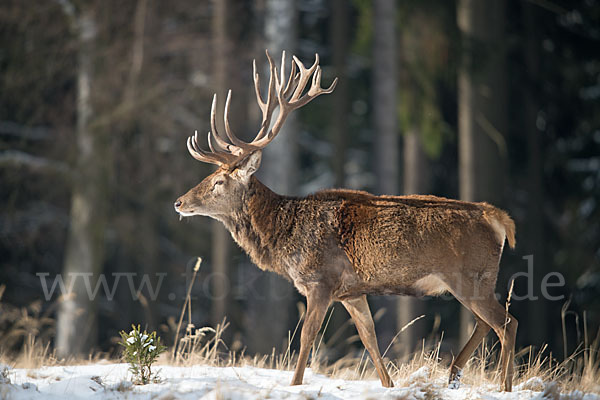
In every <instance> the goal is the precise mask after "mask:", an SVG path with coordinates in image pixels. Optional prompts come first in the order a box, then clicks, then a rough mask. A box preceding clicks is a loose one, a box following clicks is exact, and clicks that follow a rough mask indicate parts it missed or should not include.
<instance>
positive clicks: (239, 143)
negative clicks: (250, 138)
mask: <svg viewBox="0 0 600 400" xmlns="http://www.w3.org/2000/svg"><path fill="white" fill-rule="evenodd" d="M230 104H231V89H230V90H229V92H227V100H225V112H224V114H223V122H225V133H226V134H227V137H228V138H229V140H231V143H233V146H232V147H234V149H233V150H232V151H231V152H232V153H234V154H236V155H239V154H241V153H242V152H243V151H244V150H252V146H250V145H248V143H246V142H244V141H243V140H240V139H238V138H237V136H235V134H234V133H233V131H232V130H231V126H229V106H230Z"/></svg>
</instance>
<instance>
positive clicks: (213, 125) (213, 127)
mask: <svg viewBox="0 0 600 400" xmlns="http://www.w3.org/2000/svg"><path fill="white" fill-rule="evenodd" d="M210 133H211V134H212V138H213V139H214V140H215V142H216V144H217V145H218V146H219V147H220V148H222V149H224V150H227V151H230V152H233V151H234V150H235V149H234V146H233V145H232V144H230V143H227V142H226V141H225V140H223V139H222V138H221V135H219V132H218V131H217V94H216V93H215V94H214V95H213V101H212V106H211V108H210ZM209 140H210V138H209ZM209 145H210V143H209Z"/></svg>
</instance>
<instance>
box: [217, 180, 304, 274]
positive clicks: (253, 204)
mask: <svg viewBox="0 0 600 400" xmlns="http://www.w3.org/2000/svg"><path fill="white" fill-rule="evenodd" d="M296 203H297V200H296V199H294V198H292V197H286V196H280V195H278V194H277V193H275V192H273V191H272V190H271V189H269V188H268V187H266V186H265V185H263V184H262V183H261V182H260V181H259V180H258V179H256V178H255V177H251V178H250V183H249V185H248V190H247V191H246V193H245V194H244V199H243V208H242V209H241V210H239V211H237V212H235V213H234V214H233V215H232V216H231V217H229V218H226V219H225V220H224V221H223V223H224V224H225V226H226V227H227V229H228V230H229V231H230V232H231V235H232V236H233V239H234V240H235V241H236V243H237V244H238V245H239V246H240V247H241V248H242V249H244V250H245V251H246V252H247V253H248V255H249V256H250V258H251V260H252V262H254V263H255V264H256V265H257V266H258V267H259V268H260V269H262V270H268V271H273V272H276V273H278V274H280V275H283V276H284V277H286V278H288V279H289V277H288V276H287V273H286V272H285V271H284V270H283V269H282V268H281V266H280V265H279V263H278V262H276V260H274V259H273V254H272V253H273V251H272V250H274V249H277V248H278V247H280V246H282V245H285V242H287V241H288V240H290V238H289V237H288V238H286V237H284V234H285V233H286V232H289V230H288V229H287V226H291V225H292V224H293V217H292V216H293V215H294V210H295V208H296Z"/></svg>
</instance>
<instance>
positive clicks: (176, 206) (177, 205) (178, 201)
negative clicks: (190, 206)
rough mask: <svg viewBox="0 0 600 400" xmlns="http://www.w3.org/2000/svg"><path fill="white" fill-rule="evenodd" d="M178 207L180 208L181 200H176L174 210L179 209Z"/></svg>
mask: <svg viewBox="0 0 600 400" xmlns="http://www.w3.org/2000/svg"><path fill="white" fill-rule="evenodd" d="M179 207H181V200H177V201H176V202H175V208H179Z"/></svg>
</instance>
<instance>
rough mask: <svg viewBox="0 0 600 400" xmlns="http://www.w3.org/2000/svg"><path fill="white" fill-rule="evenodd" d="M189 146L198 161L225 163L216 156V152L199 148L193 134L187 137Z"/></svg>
mask: <svg viewBox="0 0 600 400" xmlns="http://www.w3.org/2000/svg"><path fill="white" fill-rule="evenodd" d="M187 148H188V151H189V152H190V154H191V155H192V157H194V158H195V159H196V160H198V161H202V162H205V163H210V164H216V165H223V163H222V161H221V160H220V159H218V158H217V157H214V154H213V155H211V153H206V152H205V151H204V150H202V149H199V148H197V147H196V146H195V145H194V139H193V136H190V137H188V139H187Z"/></svg>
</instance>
